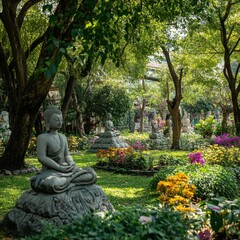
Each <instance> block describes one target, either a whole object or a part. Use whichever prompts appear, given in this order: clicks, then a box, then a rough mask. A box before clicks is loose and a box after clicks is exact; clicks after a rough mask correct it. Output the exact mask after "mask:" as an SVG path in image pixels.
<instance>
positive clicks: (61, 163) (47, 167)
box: [31, 105, 97, 193]
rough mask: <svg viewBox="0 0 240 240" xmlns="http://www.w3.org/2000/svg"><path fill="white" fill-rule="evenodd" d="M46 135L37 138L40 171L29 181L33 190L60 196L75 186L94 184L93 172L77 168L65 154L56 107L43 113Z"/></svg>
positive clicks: (94, 176)
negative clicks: (60, 193) (59, 194)
mask: <svg viewBox="0 0 240 240" xmlns="http://www.w3.org/2000/svg"><path fill="white" fill-rule="evenodd" d="M44 120H45V122H46V128H47V130H48V131H47V132H46V133H43V134H41V135H39V136H38V137H37V158H38V160H39V162H40V163H41V164H42V172H41V173H39V174H37V175H36V176H34V177H32V178H31V186H32V188H33V189H34V190H35V191H40V192H48V193H59V192H64V191H66V190H68V189H69V188H71V187H72V186H74V185H89V184H94V183H96V180H97V177H96V173H95V172H94V170H93V169H81V168H79V167H77V166H76V165H75V163H74V161H73V159H72V157H71V156H70V154H69V152H68V143H67V139H66V137H65V136H64V135H63V134H61V133H58V130H59V129H60V128H61V126H62V113H61V111H60V110H59V109H57V107H56V106H55V105H50V106H49V107H48V108H47V109H46V110H45V111H44Z"/></svg>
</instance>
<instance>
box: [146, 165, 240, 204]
mask: <svg viewBox="0 0 240 240" xmlns="http://www.w3.org/2000/svg"><path fill="white" fill-rule="evenodd" d="M179 172H183V173H184V174H186V175H187V176H188V177H189V179H190V181H191V183H192V184H194V185H195V186H196V187H197V189H196V191H195V195H194V197H195V198H201V199H202V200H203V199H207V198H209V197H211V196H213V195H214V196H216V197H219V196H223V197H227V198H228V199H232V198H235V197H236V196H238V194H239V191H238V183H237V179H236V176H235V174H234V173H233V171H232V170H231V169H230V168H227V167H223V166H220V165H209V164H204V165H203V166H200V165H199V164H186V165H184V166H170V167H165V168H161V169H159V172H158V173H156V174H154V176H153V178H152V179H151V181H150V185H149V188H150V190H152V191H156V188H157V184H158V182H159V181H166V179H167V177H168V176H171V175H174V174H176V173H179Z"/></svg>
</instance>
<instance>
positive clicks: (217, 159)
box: [202, 144, 240, 167]
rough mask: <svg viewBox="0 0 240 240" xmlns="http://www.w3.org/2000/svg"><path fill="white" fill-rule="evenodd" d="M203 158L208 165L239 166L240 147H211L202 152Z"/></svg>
mask: <svg viewBox="0 0 240 240" xmlns="http://www.w3.org/2000/svg"><path fill="white" fill-rule="evenodd" d="M202 153H203V157H204V159H205V161H206V163H208V164H219V165H221V166H226V167H227V166H228V167H229V166H237V165H239V164H240V149H239V147H233V146H232V147H229V148H226V147H223V146H218V145H216V144H215V145H211V146H209V147H208V148H205V149H203V150H202Z"/></svg>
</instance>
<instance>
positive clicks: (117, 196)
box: [0, 150, 186, 219]
mask: <svg viewBox="0 0 240 240" xmlns="http://www.w3.org/2000/svg"><path fill="white" fill-rule="evenodd" d="M148 153H149V154H151V155H152V156H153V157H154V158H156V159H157V158H158V157H159V155H161V154H170V153H171V154H174V155H175V156H179V157H182V156H186V152H184V151H174V152H172V151H171V152H170V151H169V150H165V151H148ZM72 156H73V158H74V161H75V162H76V164H77V165H78V166H79V167H83V168H84V167H94V165H95V164H96V162H97V158H96V154H95V153H89V152H87V151H81V152H80V153H77V154H74V153H73V154H72ZM26 162H27V163H28V164H29V165H33V166H38V167H39V168H40V164H39V162H38V161H37V159H36V158H33V157H31V158H30V157H29V158H26ZM95 171H96V173H97V175H98V181H97V184H98V185H99V186H101V187H102V188H103V190H104V192H105V194H106V195H107V196H108V198H109V200H110V202H111V203H112V204H113V206H114V208H115V209H120V208H121V206H134V205H137V204H139V205H141V204H148V203H150V202H151V201H152V199H151V197H149V194H148V193H147V188H148V184H149V182H150V180H151V177H145V176H130V175H126V174H117V173H113V172H108V171H103V170H99V169H96V168H95ZM33 175H35V173H29V174H23V175H18V176H3V177H1V178H0V192H1V198H0V219H2V218H3V216H4V215H5V214H6V213H7V212H9V211H10V209H12V208H13V207H14V206H15V203H16V201H17V199H18V198H19V197H20V196H21V194H22V193H23V191H25V190H27V189H29V188H30V178H31V176H33Z"/></svg>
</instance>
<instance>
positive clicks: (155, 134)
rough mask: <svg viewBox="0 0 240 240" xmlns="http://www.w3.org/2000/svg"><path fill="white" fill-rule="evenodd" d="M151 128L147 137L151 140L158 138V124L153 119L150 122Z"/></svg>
mask: <svg viewBox="0 0 240 240" xmlns="http://www.w3.org/2000/svg"><path fill="white" fill-rule="evenodd" d="M151 126H152V132H151V134H150V135H149V138H151V139H157V138H160V137H161V135H160V133H159V129H158V123H157V122H156V121H155V120H154V119H153V120H152V121H151Z"/></svg>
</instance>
